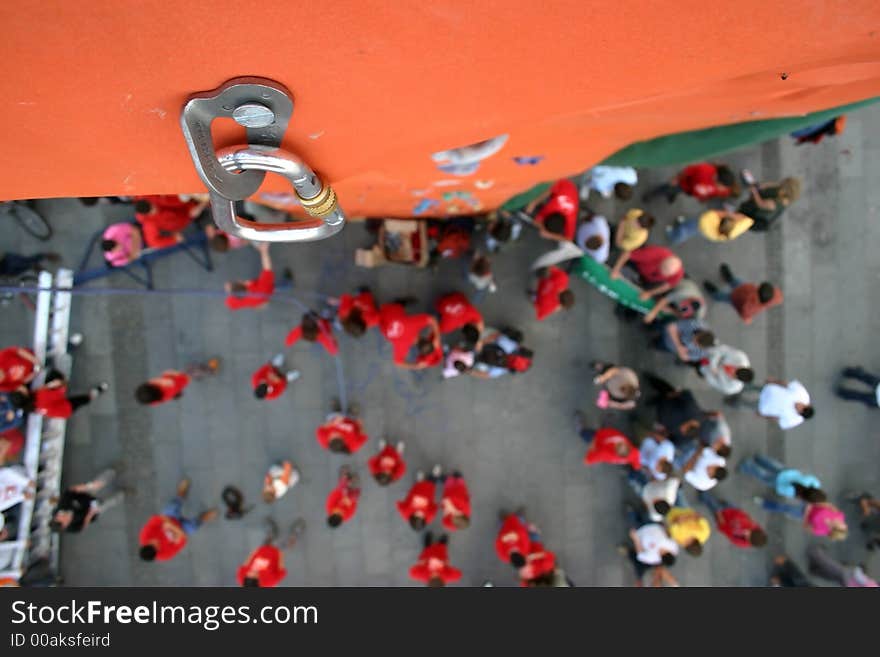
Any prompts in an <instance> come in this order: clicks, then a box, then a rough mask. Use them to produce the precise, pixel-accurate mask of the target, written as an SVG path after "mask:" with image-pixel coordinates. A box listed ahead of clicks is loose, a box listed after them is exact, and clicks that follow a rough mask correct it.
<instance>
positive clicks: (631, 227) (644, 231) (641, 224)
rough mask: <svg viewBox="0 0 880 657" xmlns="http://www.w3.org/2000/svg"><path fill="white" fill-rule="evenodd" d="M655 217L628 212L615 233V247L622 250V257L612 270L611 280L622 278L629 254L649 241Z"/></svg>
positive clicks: (639, 212) (633, 211) (632, 210)
mask: <svg viewBox="0 0 880 657" xmlns="http://www.w3.org/2000/svg"><path fill="white" fill-rule="evenodd" d="M653 225H654V217H653V216H652V215H650V214H648V213H647V212H645V211H644V210H640V209H639V208H633V209H631V210H628V211H627V213H626V215H624V217H623V219H621V220H620V223H619V224H617V229H616V230H615V231H614V245H615V246H616V247H617V248H618V249H620V255H619V256H617V261H616V262H615V263H614V266H613V267H612V268H611V278H612V279H614V278H620V270H621V269H623V266H624V265H625V264H626V263H627V261H628V260H629V254H630V253H632V252H633V251H635V250H636V249H637V248H639V247H640V246H642V245H644V243H645V242H647V241H648V235H649V234H650V232H651V227H652V226H653Z"/></svg>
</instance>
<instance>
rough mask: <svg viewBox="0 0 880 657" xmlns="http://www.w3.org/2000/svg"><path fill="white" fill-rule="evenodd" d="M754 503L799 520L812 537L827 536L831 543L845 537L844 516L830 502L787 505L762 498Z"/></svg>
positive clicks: (772, 511) (757, 498)
mask: <svg viewBox="0 0 880 657" xmlns="http://www.w3.org/2000/svg"><path fill="white" fill-rule="evenodd" d="M755 503H756V504H757V505H758V506H760V507H761V508H763V509H764V510H765V511H769V512H771V513H782V514H785V515H787V516H789V517H791V518H794V519H796V520H801V521H802V522H803V525H804V529H807V530H809V532H810V533H811V534H812V535H813V536H827V537H828V538H830V539H831V540H832V541H842V540H844V539H846V536H847V531H848V530H847V526H846V516H844V515H843V511H841V510H840V509H838V508H837V507H836V506H834V505H833V504H831V503H830V502H819V503H816V504H804V503H803V502H800V503H795V504H788V503H785V502H778V501H776V500H768V499H765V498H763V497H755Z"/></svg>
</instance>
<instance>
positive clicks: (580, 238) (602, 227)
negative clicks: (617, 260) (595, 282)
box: [574, 214, 611, 263]
mask: <svg viewBox="0 0 880 657" xmlns="http://www.w3.org/2000/svg"><path fill="white" fill-rule="evenodd" d="M574 241H575V244H577V245H578V246H579V247H581V248H582V249H583V250H584V251H585V252H586V254H587V255H588V256H590V257H591V258H592V259H593V260H595V261H596V262H600V263H604V262H606V261H607V260H608V255H609V253H610V251H611V227H610V226H609V225H608V220H607V219H606V218H605V217H603V216H602V215H601V214H594V215H592V216H591V217H590V218H589V219H587V220H586V221H585V222H584V223H582V224H581V225H580V227H579V228H578V230H577V234H576V235H575V238H574Z"/></svg>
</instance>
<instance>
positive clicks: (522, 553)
mask: <svg viewBox="0 0 880 657" xmlns="http://www.w3.org/2000/svg"><path fill="white" fill-rule="evenodd" d="M523 513H524V510H522V509H519V510H517V512H515V513H507V512H506V511H501V513H500V514H499V515H500V519H501V528H500V529H499V530H498V536H497V537H496V538H495V552H496V553H497V554H498V558H499V559H501V561H502V562H503V563H509V564H510V565H511V566H513V567H514V568H516V569H517V570H519V569H520V568H522V567H523V566H525V565H526V555H527V554H529V552H530V551H531V549H532V536H534V537H535V540H539V538H540V537H539V536H538V533H537V528H535V527H534V526H533V525H528V524H526V520H525V518H524V517H523Z"/></svg>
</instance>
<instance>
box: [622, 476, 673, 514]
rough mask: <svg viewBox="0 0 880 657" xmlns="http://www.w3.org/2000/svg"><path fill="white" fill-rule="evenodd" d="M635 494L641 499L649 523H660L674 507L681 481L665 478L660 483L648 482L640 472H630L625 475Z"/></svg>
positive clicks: (656, 481)
mask: <svg viewBox="0 0 880 657" xmlns="http://www.w3.org/2000/svg"><path fill="white" fill-rule="evenodd" d="M627 481H628V482H629V484H630V486H632V489H633V490H634V491H635V493H636V494H637V495H638V496H639V497H640V498H642V502H643V503H644V505H645V509H647V511H648V517H649V518H650V519H651V522H662V521H663V516H665V515H666V514H667V513H669V510H670V509H671V508H672V507H673V506H676V500H678V491H679V487H680V486H681V480H680V479H679V478H678V477H667V478H666V479H664V480H662V481H658V480H656V479H654V480H650V479H648V476H647V475H646V474H645V473H644V472H642V471H640V470H639V471H635V470H633V471H630V473H629V474H628V475H627Z"/></svg>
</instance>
